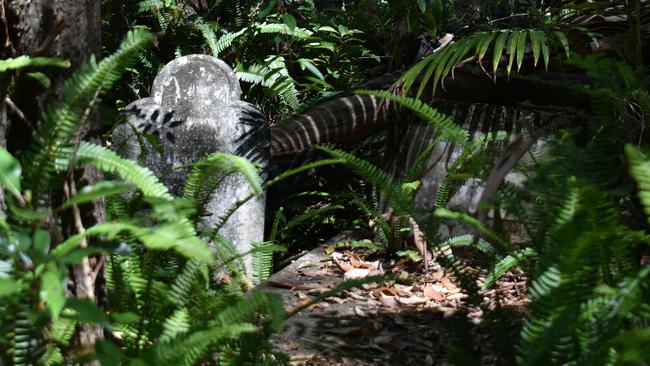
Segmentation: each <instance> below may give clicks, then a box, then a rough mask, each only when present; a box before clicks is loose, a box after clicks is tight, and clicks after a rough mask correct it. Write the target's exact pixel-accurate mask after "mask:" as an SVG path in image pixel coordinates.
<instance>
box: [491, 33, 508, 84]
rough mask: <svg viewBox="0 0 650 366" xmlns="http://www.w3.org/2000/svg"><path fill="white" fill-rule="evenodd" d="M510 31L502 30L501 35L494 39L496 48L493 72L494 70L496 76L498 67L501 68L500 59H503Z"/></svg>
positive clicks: (494, 50)
mask: <svg viewBox="0 0 650 366" xmlns="http://www.w3.org/2000/svg"><path fill="white" fill-rule="evenodd" d="M508 34H509V32H507V31H501V33H500V34H499V36H497V39H496V41H494V49H493V50H492V72H494V77H496V75H497V69H498V68H499V60H501V55H502V54H503V46H504V45H505V43H506V39H507V38H508Z"/></svg>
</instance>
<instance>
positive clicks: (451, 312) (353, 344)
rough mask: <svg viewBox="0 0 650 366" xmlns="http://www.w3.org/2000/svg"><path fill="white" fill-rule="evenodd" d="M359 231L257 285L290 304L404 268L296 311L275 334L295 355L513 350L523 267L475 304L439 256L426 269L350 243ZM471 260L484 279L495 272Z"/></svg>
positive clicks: (325, 360) (490, 357)
mask: <svg viewBox="0 0 650 366" xmlns="http://www.w3.org/2000/svg"><path fill="white" fill-rule="evenodd" d="M354 241H355V238H354V235H352V234H351V233H346V234H341V235H339V236H337V237H334V238H332V239H331V240H329V241H328V242H326V243H324V244H322V245H320V246H319V247H318V248H316V249H314V250H312V251H309V252H307V253H306V254H305V255H303V256H301V257H300V258H299V259H297V260H294V261H293V262H292V263H291V264H290V265H289V266H287V267H286V268H284V269H282V270H281V271H279V272H277V273H276V274H274V275H273V276H272V277H271V278H270V279H269V280H268V281H266V282H265V283H263V284H261V285H260V286H258V288H259V289H261V290H264V291H270V292H275V293H279V294H280V295H282V297H283V299H284V304H285V308H286V309H287V310H288V311H291V310H292V309H296V308H297V307H300V306H302V305H305V304H307V303H308V302H309V301H311V300H312V299H313V298H314V297H316V296H318V295H320V294H322V293H323V292H325V291H328V290H331V289H333V288H335V287H336V286H338V285H340V284H341V283H343V282H344V281H345V280H347V279H360V278H364V277H366V276H373V275H381V274H385V275H391V274H392V275H394V276H395V278H396V279H393V280H390V281H384V282H381V283H371V284H365V285H362V286H360V287H357V288H353V289H349V290H345V291H342V292H340V293H338V294H336V295H335V296H331V297H328V298H327V299H325V300H324V301H321V302H320V303H317V304H314V305H311V306H309V307H308V308H307V309H305V310H303V311H301V312H299V313H298V314H297V315H295V316H293V317H291V318H289V319H288V320H287V322H286V325H285V329H284V332H283V333H281V334H279V335H275V336H273V338H272V341H273V343H274V344H275V346H276V347H277V349H278V350H280V351H282V352H283V353H285V354H286V355H288V356H289V358H290V360H291V364H292V365H305V366H308V365H342V366H353V365H354V366H357V365H359V366H360V365H409V366H415V365H448V364H481V365H491V364H497V363H502V362H504V361H506V359H512V357H514V351H515V344H514V343H513V342H514V340H515V339H518V330H519V327H520V325H521V321H522V319H523V315H524V312H525V310H526V305H527V304H528V300H527V292H526V291H527V290H526V289H527V279H526V278H525V276H524V274H523V272H522V271H520V270H518V269H514V270H512V271H510V272H508V273H506V274H505V275H504V276H502V277H501V278H500V279H499V280H498V281H497V283H496V286H494V287H493V288H492V289H490V290H487V291H479V292H478V298H477V301H474V304H477V305H472V304H471V303H472V301H469V298H468V296H467V294H465V293H464V292H463V291H462V290H461V286H460V284H459V278H458V277H459V276H456V275H454V274H453V271H450V270H445V269H444V268H443V267H442V266H440V265H439V264H438V263H437V262H436V261H435V260H432V261H429V263H428V268H426V269H425V268H424V265H423V264H422V262H419V263H415V262H413V261H411V260H410V259H406V258H397V259H393V260H387V259H385V258H384V257H383V256H381V255H379V254H377V253H376V252H374V251H372V250H369V249H367V248H351V246H350V243H351V242H354ZM463 268H465V269H464V271H467V272H465V273H470V272H472V271H473V273H474V274H475V275H476V276H475V277H473V278H474V279H476V278H478V281H477V285H478V288H480V287H481V286H482V281H484V279H485V276H486V273H481V272H479V271H478V270H477V269H474V268H473V267H472V266H471V265H468V264H463ZM461 276H462V275H461ZM504 339H505V340H506V341H505V342H504ZM507 339H512V340H513V342H509V341H507ZM495 340H498V341H497V342H495ZM499 347H500V348H499Z"/></svg>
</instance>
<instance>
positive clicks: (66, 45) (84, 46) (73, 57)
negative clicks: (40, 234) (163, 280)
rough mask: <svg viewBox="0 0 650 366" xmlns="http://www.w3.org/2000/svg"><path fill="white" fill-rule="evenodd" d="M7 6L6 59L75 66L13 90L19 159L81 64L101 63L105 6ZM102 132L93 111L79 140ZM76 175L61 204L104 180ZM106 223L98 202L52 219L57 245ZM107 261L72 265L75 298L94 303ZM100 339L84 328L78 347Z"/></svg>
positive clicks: (38, 1) (70, 2)
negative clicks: (36, 58) (93, 59)
mask: <svg viewBox="0 0 650 366" xmlns="http://www.w3.org/2000/svg"><path fill="white" fill-rule="evenodd" d="M0 4H3V1H1V0H0ZM4 6H5V10H6V14H7V19H8V24H9V36H10V37H9V41H10V44H6V45H5V54H10V55H16V56H18V55H29V56H46V57H59V58H64V59H68V60H70V62H71V64H72V67H71V68H70V69H67V70H65V69H59V70H53V72H49V70H48V76H49V77H50V79H51V81H52V83H51V86H50V88H48V89H47V90H43V88H42V87H40V86H38V85H37V84H27V85H23V87H22V88H20V87H17V88H16V90H15V91H14V93H13V95H12V98H13V103H14V105H15V109H16V111H15V113H13V114H12V113H10V114H9V116H8V119H9V121H8V122H9V123H8V129H7V134H8V136H9V139H8V140H9V141H11V142H12V144H11V146H9V147H8V148H9V150H10V151H12V152H13V153H14V154H20V152H22V151H24V150H25V149H26V148H27V147H28V146H29V145H30V143H31V141H30V139H31V136H32V132H33V131H32V129H33V128H34V126H36V124H37V121H38V118H39V117H40V116H41V115H42V114H43V113H44V112H45V110H46V108H47V107H48V106H49V105H51V104H52V103H54V102H56V100H57V99H58V98H59V97H60V94H61V93H62V89H63V84H64V82H65V80H66V78H67V77H69V76H70V75H71V74H72V73H73V72H74V71H75V70H76V69H77V68H78V67H79V65H81V64H83V63H86V62H88V60H89V59H90V57H91V55H95V57H96V58H98V59H99V58H100V57H101V17H100V10H101V2H100V0H7V1H6V4H4ZM3 99H4V98H3ZM2 111H3V109H0V118H1V117H2ZM21 114H22V116H20V115H21ZM19 117H20V118H19ZM19 119H22V120H19ZM100 127H101V122H100V119H99V113H98V112H97V111H94V112H93V113H91V114H90V116H88V118H87V119H86V120H85V125H84V126H82V131H81V132H80V136H81V137H82V138H84V139H86V140H91V141H92V140H95V142H99V141H98V137H99V136H100V132H101V131H100ZM1 128H2V127H1V126H0V129H1ZM0 132H2V131H0ZM1 137H2V134H1V133H0V138H1ZM71 175H72V174H71ZM76 175H77V177H75V176H70V177H69V179H67V183H66V187H64V189H63V190H62V191H61V192H65V193H63V194H61V195H60V197H59V198H60V199H62V198H63V197H64V196H65V195H71V194H74V193H75V191H76V186H77V185H79V186H81V185H85V184H92V183H93V182H96V181H98V180H100V179H101V178H102V176H101V174H100V172H98V171H97V170H94V169H84V170H83V171H82V172H76ZM55 199H56V198H55ZM104 220H105V203H104V201H103V200H99V201H98V202H96V203H95V204H94V205H93V207H92V208H91V209H89V210H87V211H86V212H79V210H76V208H75V210H73V211H72V213H71V214H70V213H65V214H63V215H62V216H60V217H56V216H54V217H52V218H51V220H50V223H51V224H50V231H51V234H52V241H53V243H54V244H56V243H58V242H60V241H61V240H62V239H63V238H66V237H68V236H70V235H72V234H75V233H77V232H79V231H81V230H83V228H84V227H89V226H92V225H93V224H95V223H98V222H103V221H104ZM103 262H104V261H102V260H97V259H96V258H92V259H90V260H89V259H86V260H85V261H84V262H82V264H81V265H79V266H74V268H73V270H72V275H71V278H70V280H71V283H72V288H71V289H69V290H70V292H71V295H73V296H76V297H79V298H87V299H89V300H91V301H96V295H95V287H96V286H95V279H96V277H97V272H101V268H93V264H95V266H96V264H97V263H103ZM96 267H97V266H96ZM101 337H103V333H102V328H101V327H99V326H89V325H84V326H82V329H80V332H79V338H78V341H79V345H80V346H82V347H92V346H94V344H95V342H96V340H97V339H98V338H101Z"/></svg>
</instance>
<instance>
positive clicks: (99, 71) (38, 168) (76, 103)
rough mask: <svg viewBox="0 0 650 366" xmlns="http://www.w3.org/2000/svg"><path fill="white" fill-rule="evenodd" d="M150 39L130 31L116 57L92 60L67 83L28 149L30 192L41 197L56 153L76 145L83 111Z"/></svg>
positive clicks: (148, 35)
mask: <svg viewBox="0 0 650 366" xmlns="http://www.w3.org/2000/svg"><path fill="white" fill-rule="evenodd" d="M151 40H152V36H151V34H149V33H147V32H143V31H133V32H130V33H129V34H128V35H127V36H126V39H125V41H124V42H123V43H122V45H121V47H120V49H119V50H118V51H116V52H115V54H113V55H112V56H110V57H107V58H105V59H103V60H102V61H101V62H100V63H99V64H98V63H97V62H96V61H95V59H94V58H92V59H91V60H90V62H89V63H88V64H86V65H84V66H82V67H81V68H80V69H79V70H78V71H77V72H75V74H74V75H73V76H72V77H71V78H70V79H68V81H66V83H65V85H64V86H63V95H62V97H61V101H60V103H59V104H58V105H57V106H55V107H51V108H50V109H49V110H48V111H47V112H45V115H44V116H43V117H42V119H41V121H40V123H39V125H38V126H39V127H38V131H37V132H36V136H37V138H35V139H34V141H35V143H34V145H33V146H32V148H31V156H30V157H29V160H30V161H31V164H30V165H29V168H28V169H27V171H26V175H27V177H28V179H29V180H30V181H31V182H32V183H33V184H34V186H33V187H32V190H33V192H34V196H35V197H36V198H41V194H42V193H44V192H42V191H43V190H46V187H47V185H48V183H49V174H51V172H52V166H53V162H54V159H55V157H56V155H57V154H58V153H59V151H60V150H61V149H62V148H64V147H65V144H70V143H73V144H75V145H76V144H77V142H76V141H75V139H76V137H75V132H77V131H79V130H80V128H79V127H80V125H83V123H84V120H83V118H84V115H86V114H87V112H86V110H87V109H89V108H91V107H92V106H93V105H94V104H95V102H96V98H97V96H98V95H100V94H103V93H106V92H107V91H108V90H109V89H110V88H111V86H112V85H113V83H114V82H115V81H117V80H118V79H119V77H120V76H121V74H122V72H123V71H124V69H125V68H126V67H127V66H128V65H129V64H130V63H131V62H133V61H134V60H135V58H136V57H137V54H138V52H140V51H141V49H142V48H143V47H145V46H146V45H147V44H148V43H150V42H151Z"/></svg>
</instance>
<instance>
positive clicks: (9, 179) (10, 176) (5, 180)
mask: <svg viewBox="0 0 650 366" xmlns="http://www.w3.org/2000/svg"><path fill="white" fill-rule="evenodd" d="M21 172H22V168H21V167H20V163H19V162H18V160H16V158H14V157H13V155H11V154H10V153H9V152H8V151H7V150H5V149H3V148H0V185H2V186H3V187H5V188H7V189H8V190H9V192H11V194H13V195H14V196H16V197H20V175H21Z"/></svg>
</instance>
